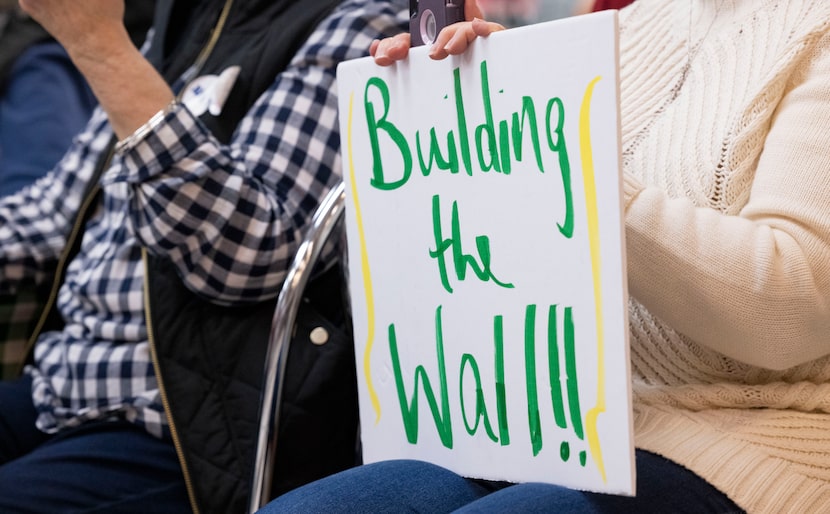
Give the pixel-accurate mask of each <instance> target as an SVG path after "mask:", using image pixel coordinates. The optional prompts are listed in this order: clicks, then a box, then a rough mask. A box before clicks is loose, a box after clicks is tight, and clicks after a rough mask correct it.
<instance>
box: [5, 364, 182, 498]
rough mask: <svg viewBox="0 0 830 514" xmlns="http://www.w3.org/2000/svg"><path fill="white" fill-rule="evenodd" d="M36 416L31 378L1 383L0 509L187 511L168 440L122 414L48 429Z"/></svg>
mask: <svg viewBox="0 0 830 514" xmlns="http://www.w3.org/2000/svg"><path fill="white" fill-rule="evenodd" d="M36 416H37V413H36V412H35V409H34V407H33V406H32V399H31V380H29V378H28V377H24V378H21V379H18V380H15V381H12V382H0V512H14V513H21V514H22V513H27V512H31V513H47V512H48V513H63V512H67V513H68V512H72V513H78V514H80V513H89V514H91V513H101V514H103V513H113V512H117V513H132V512H135V513H171V514H172V513H187V512H190V502H189V500H188V497H187V491H186V488H185V484H184V477H183V475H182V471H181V468H180V467H179V461H178V458H177V456H176V451H175V450H174V448H173V445H172V443H170V442H169V441H162V440H161V439H157V438H155V437H153V436H151V435H149V434H147V433H146V432H145V431H144V430H142V429H140V428H138V427H136V426H134V425H133V424H131V423H128V422H126V421H101V422H92V423H87V424H84V425H82V426H80V427H77V428H72V429H69V430H65V431H62V432H60V433H58V434H57V435H54V436H51V435H47V434H44V433H42V432H40V431H39V430H37V428H35V418H36Z"/></svg>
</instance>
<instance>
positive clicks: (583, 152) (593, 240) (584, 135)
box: [579, 77, 607, 482]
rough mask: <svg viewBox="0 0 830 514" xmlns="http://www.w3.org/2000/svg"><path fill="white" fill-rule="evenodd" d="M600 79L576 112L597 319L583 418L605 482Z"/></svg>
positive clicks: (586, 94)
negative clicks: (600, 424)
mask: <svg viewBox="0 0 830 514" xmlns="http://www.w3.org/2000/svg"><path fill="white" fill-rule="evenodd" d="M601 78H602V77H596V78H594V79H593V80H592V81H591V82H590V83H589V84H588V87H587V88H586V89H585V95H584V96H583V97H582V106H581V107H580V109H579V152H580V156H581V158H582V177H583V180H584V181H585V210H586V211H587V215H588V241H589V245H590V248H591V271H592V273H593V277H594V309H595V311H596V317H597V402H596V405H595V406H594V408H592V409H591V410H589V411H588V413H587V414H586V416H585V432H586V433H587V435H588V447H589V448H590V449H591V457H592V458H593V459H594V463H596V465H597V467H598V468H599V472H600V474H601V475H602V481H603V482H607V478H606V476H605V464H604V463H603V461H602V448H600V444H599V434H598V432H597V418H598V417H599V415H600V413H602V412H605V341H604V337H605V336H604V331H603V323H602V276H601V275H602V270H601V263H600V260H601V255H600V248H599V213H598V210H597V184H596V179H595V177H594V159H593V153H592V150H591V97H592V95H593V92H594V86H595V85H596V83H597V82H598V81H599V80H600V79H601Z"/></svg>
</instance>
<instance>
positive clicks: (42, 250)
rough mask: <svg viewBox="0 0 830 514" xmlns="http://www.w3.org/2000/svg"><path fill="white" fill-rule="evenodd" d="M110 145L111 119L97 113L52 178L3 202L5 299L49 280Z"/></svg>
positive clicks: (0, 245)
mask: <svg viewBox="0 0 830 514" xmlns="http://www.w3.org/2000/svg"><path fill="white" fill-rule="evenodd" d="M111 139H112V129H111V128H110V126H109V124H108V123H107V119H106V115H105V114H104V113H103V111H101V110H96V111H95V112H94V113H93V115H92V118H91V119H90V121H89V123H88V124H87V129H86V130H85V131H84V132H82V133H81V134H79V135H78V136H77V137H76V138H75V141H74V144H73V145H72V146H71V147H70V148H69V151H68V152H67V153H66V155H65V156H64V158H63V159H61V161H60V162H58V164H57V165H56V166H55V168H54V169H53V170H52V171H51V172H50V173H49V174H47V175H46V176H45V177H43V178H41V179H39V180H37V181H35V182H34V183H33V184H32V185H30V186H29V187H27V188H25V189H24V190H22V191H20V192H18V193H16V194H14V195H11V196H6V197H3V198H0V294H14V293H15V292H16V289H17V286H18V284H19V283H21V282H24V281H35V282H37V283H40V282H42V281H43V280H44V279H47V278H48V277H47V275H48V273H49V272H50V271H51V268H52V266H53V265H54V264H55V263H56V262H57V260H58V258H59V257H60V255H61V253H62V252H63V250H64V248H65V243H66V238H67V236H68V234H69V232H70V231H71V230H72V223H73V220H74V217H75V215H76V214H77V212H78V208H79V205H80V203H81V201H82V200H83V194H84V191H85V190H86V188H87V186H88V185H89V183H90V180H91V178H92V177H93V175H94V174H95V170H96V167H97V163H98V161H99V160H100V159H101V158H103V157H104V155H103V154H104V152H106V151H107V149H108V148H109V142H110V140H111Z"/></svg>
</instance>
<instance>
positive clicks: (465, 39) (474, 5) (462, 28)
mask: <svg viewBox="0 0 830 514" xmlns="http://www.w3.org/2000/svg"><path fill="white" fill-rule="evenodd" d="M464 15H465V17H466V18H467V21H466V22H463V23H454V24H452V25H450V26H448V27H445V28H444V29H443V30H441V32H440V33H439V34H438V38H437V39H436V40H435V43H434V44H432V45H430V51H429V56H430V58H432V59H436V60H437V59H444V58H446V57H447V56H449V55H459V54H462V53H464V52H465V51H466V50H467V47H468V46H469V44H470V42H472V41H473V39H475V38H476V37H487V36H489V35H490V34H492V33H493V32H498V31H501V30H504V27H503V26H502V25H500V24H498V23H492V22H487V21H484V20H483V19H482V18H483V17H484V16H483V15H482V12H481V8H480V7H479V6H478V2H477V1H476V0H466V1H465V3H464ZM410 46H411V45H410V36H409V34H407V33H403V34H398V35H397V36H394V37H390V38H386V39H383V40H375V41H372V45H371V46H370V47H369V54H370V55H371V56H372V57H374V59H375V63H376V64H378V65H380V66H389V65H391V64H393V63H394V62H396V61H402V60H404V59H406V58H407V57H408V56H409V48H410Z"/></svg>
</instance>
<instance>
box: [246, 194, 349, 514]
mask: <svg viewBox="0 0 830 514" xmlns="http://www.w3.org/2000/svg"><path fill="white" fill-rule="evenodd" d="M345 198H346V194H345V188H344V185H343V182H340V183H339V184H338V185H337V186H335V187H334V188H333V189H332V190H331V191H329V193H328V194H327V195H326V197H325V198H324V199H323V201H322V202H321V203H320V206H319V207H318V208H317V210H316V211H315V213H314V216H313V217H312V220H311V226H310V227H309V229H308V232H307V233H306V236H305V238H304V239H303V241H302V243H301V244H300V247H299V249H298V251H297V255H296V256H295V257H294V261H293V262H292V264H291V267H290V268H289V270H288V274H287V275H286V277H285V282H284V283H283V286H282V289H281V290H280V294H279V297H278V299H277V307H276V309H275V310H274V317H273V320H272V323H271V334H270V339H269V342H268V351H267V354H266V357H265V371H264V373H265V376H264V377H263V396H262V407H261V412H260V424H259V432H258V437H257V447H256V454H255V460H254V477H253V483H252V486H251V497H250V501H249V504H248V506H249V507H248V510H249V512H250V513H251V514H253V513H254V512H256V511H257V510H259V509H260V508H261V507H262V506H263V505H264V504H265V503H267V502H268V501H269V499H270V493H271V484H272V481H273V469H274V462H275V460H274V459H275V456H276V449H277V442H278V441H277V435H278V434H279V422H280V412H279V411H280V409H279V408H278V407H279V405H280V404H281V402H282V392H283V381H284V378H285V365H286V361H287V360H288V351H289V350H290V347H291V334H292V332H293V328H294V322H295V321H296V318H297V312H298V310H299V308H300V302H301V301H302V298H303V290H304V289H305V286H306V284H307V283H308V281H309V278H310V275H311V272H312V269H313V268H314V265H315V263H316V262H317V260H318V259H319V257H320V254H321V252H322V249H323V247H324V246H325V243H326V241H327V240H328V238H329V235H331V233H332V231H333V230H334V228H335V226H336V225H337V222H338V221H339V220H340V218H341V217H342V215H343V210H344V203H345Z"/></svg>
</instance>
